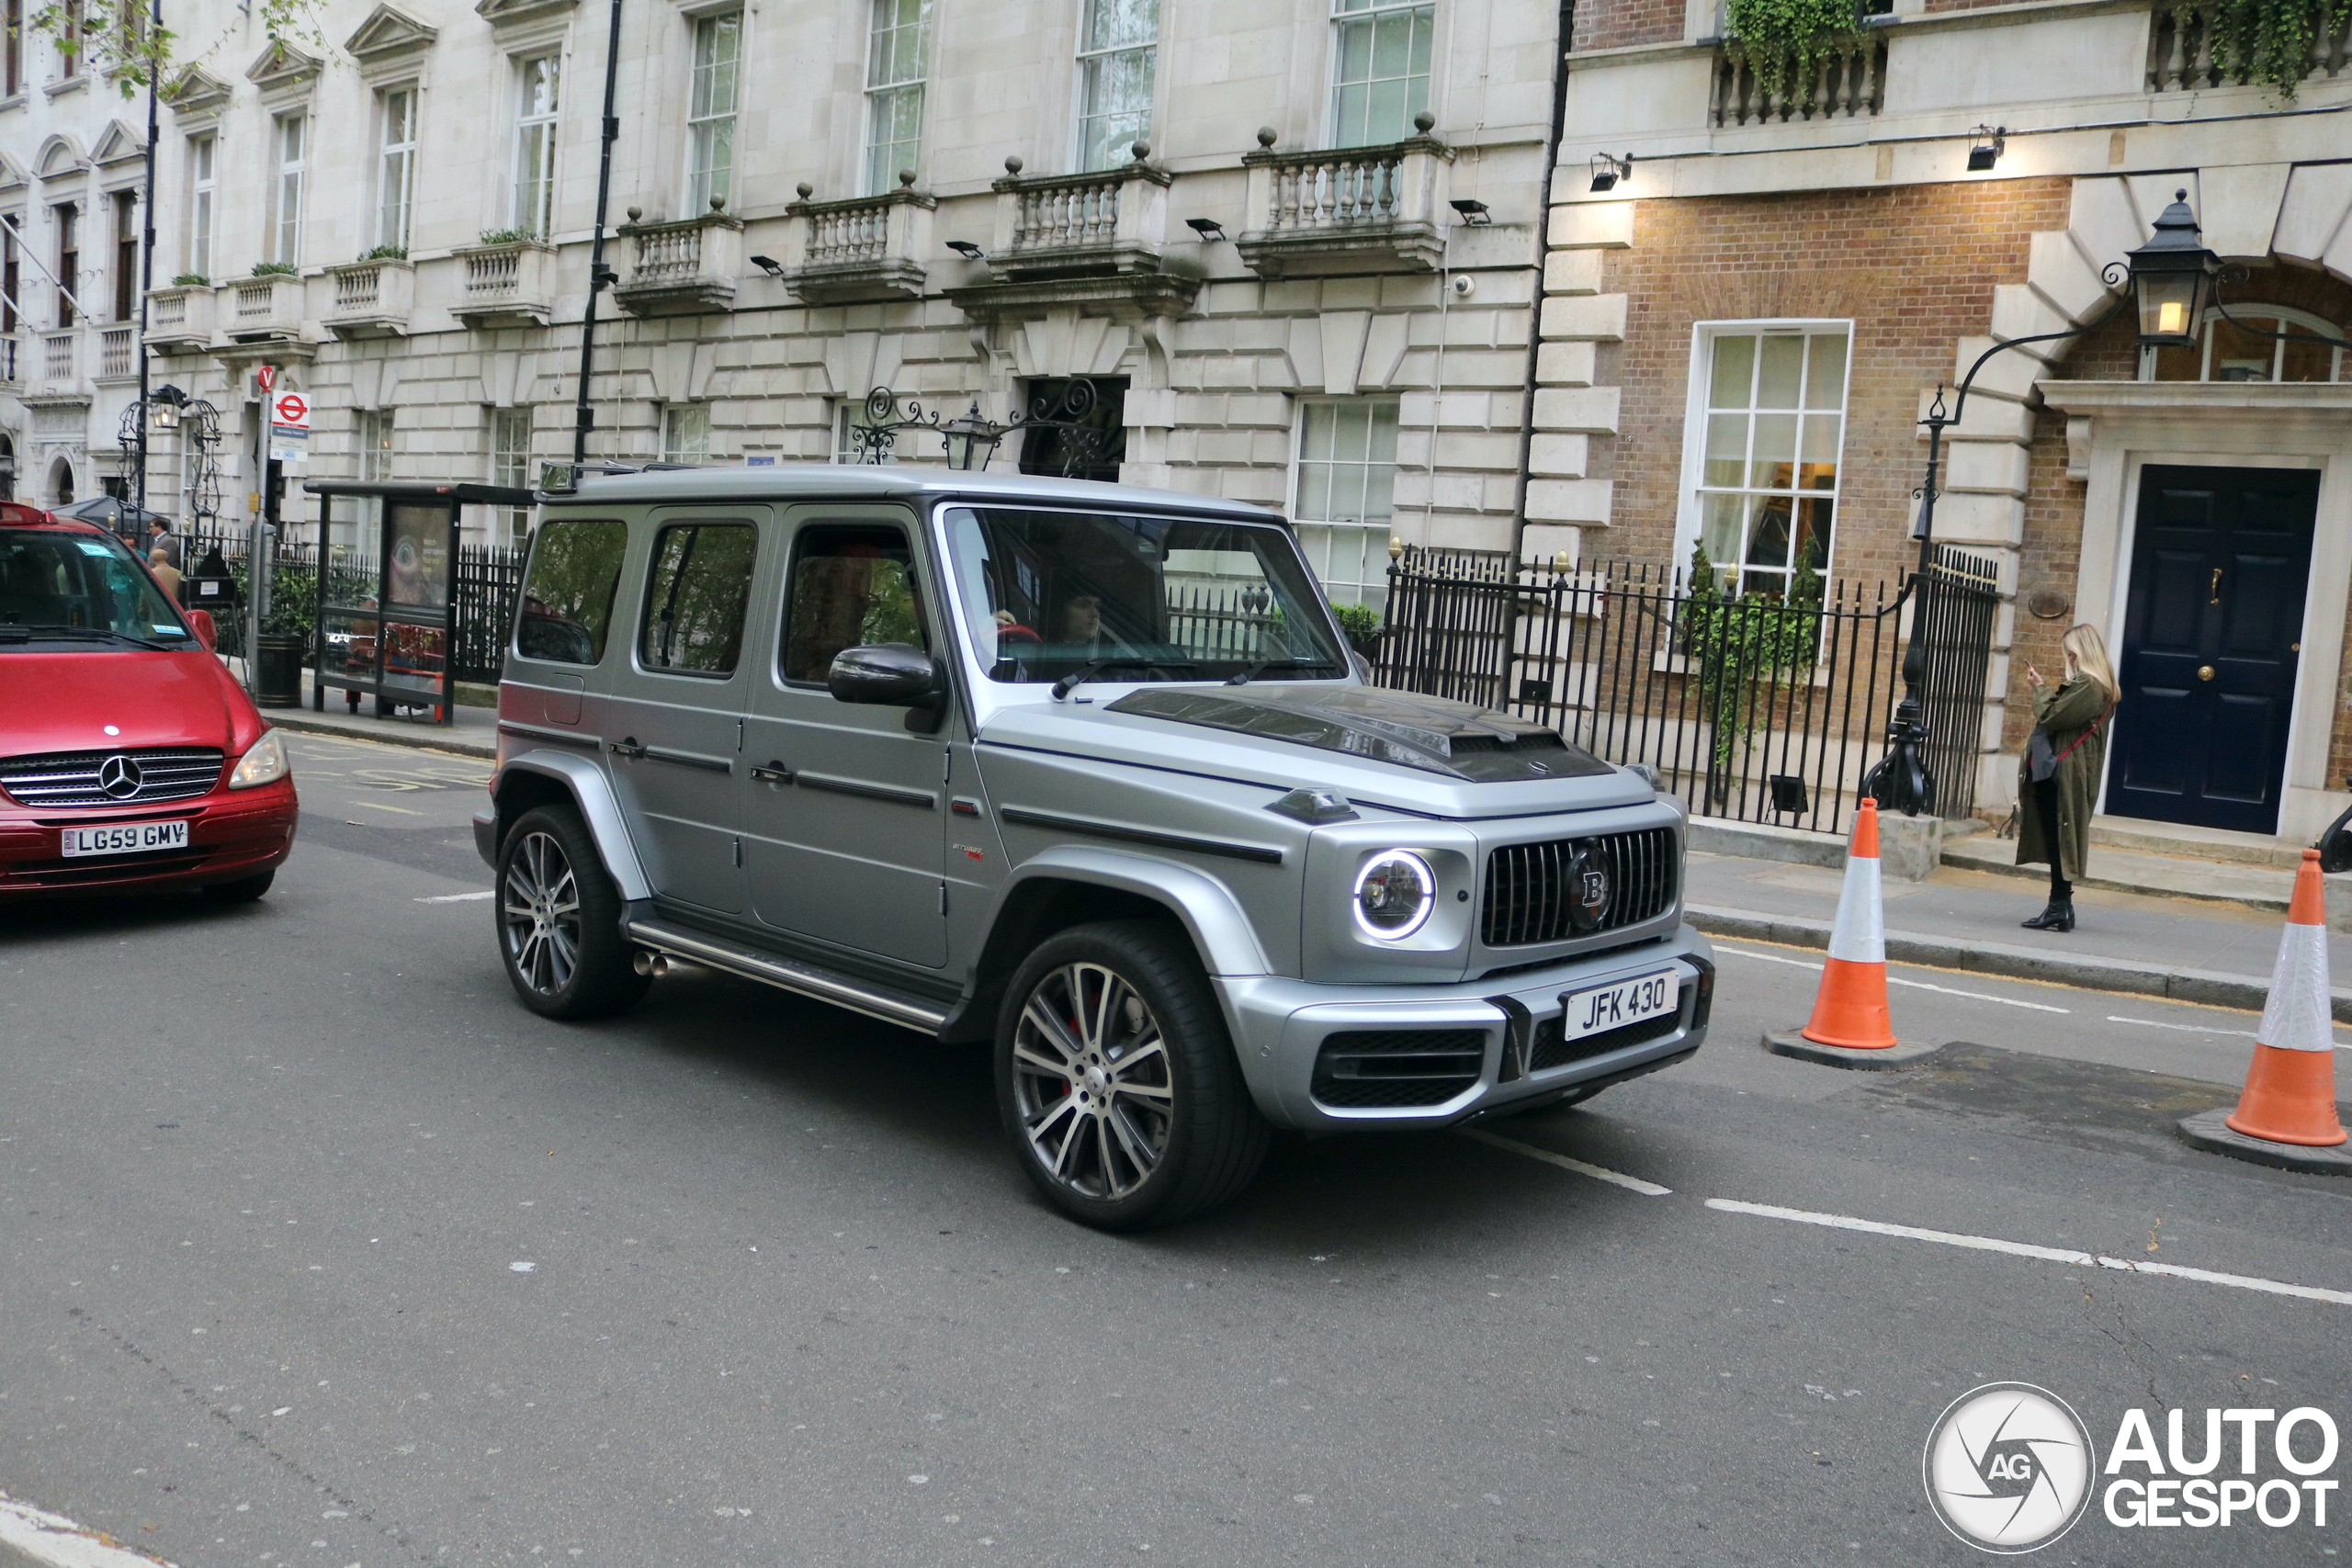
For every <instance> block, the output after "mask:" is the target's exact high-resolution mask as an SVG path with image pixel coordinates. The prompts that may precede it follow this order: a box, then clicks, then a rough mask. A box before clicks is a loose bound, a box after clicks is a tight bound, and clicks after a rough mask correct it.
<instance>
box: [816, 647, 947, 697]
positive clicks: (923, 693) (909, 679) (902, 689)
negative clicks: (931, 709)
mask: <svg viewBox="0 0 2352 1568" xmlns="http://www.w3.org/2000/svg"><path fill="white" fill-rule="evenodd" d="M941 686H942V682H941V679H940V670H939V663H938V661H937V660H934V659H933V658H932V656H931V655H930V654H928V653H925V652H924V651H923V650H922V649H919V648H911V647H909V646H908V645H907V644H905V643H903V642H879V643H870V644H868V645H866V646H865V647H864V648H845V649H842V650H841V652H839V653H838V654H835V655H834V656H833V667H832V669H831V671H828V672H827V673H826V676H825V689H826V690H827V691H829V692H831V693H832V694H833V700H834V701H836V702H842V703H869V704H872V705H875V706H877V707H893V708H911V707H927V706H930V705H932V704H933V702H934V701H935V700H936V699H937V697H938V695H939V694H940V691H941Z"/></svg>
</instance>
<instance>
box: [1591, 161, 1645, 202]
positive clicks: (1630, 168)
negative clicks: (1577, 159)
mask: <svg viewBox="0 0 2352 1568" xmlns="http://www.w3.org/2000/svg"><path fill="white" fill-rule="evenodd" d="M1590 164H1591V168H1592V189H1593V193H1594V194H1595V195H1599V194H1600V192H1602V191H1605V190H1615V189H1616V188H1617V182H1618V181H1619V180H1630V179H1632V178H1633V177H1634V155H1633V154H1632V153H1631V152H1628V153H1626V154H1625V155H1624V156H1623V157H1622V158H1620V157H1618V156H1616V155H1615V154H1613V153H1609V152H1595V153H1594V154H1593V155H1592V158H1591V160H1590Z"/></svg>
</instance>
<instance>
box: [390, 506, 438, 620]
mask: <svg viewBox="0 0 2352 1568" xmlns="http://www.w3.org/2000/svg"><path fill="white" fill-rule="evenodd" d="M385 511H386V516H385V521H384V529H385V534H386V538H385V548H384V557H385V559H386V560H387V561H388V562H390V570H389V572H388V573H387V576H388V577H389V579H390V587H389V592H390V603H391V604H395V605H398V606H399V607H401V609H407V610H438V609H442V608H445V607H446V606H447V604H448V603H449V508H448V507H447V505H436V504H433V503H429V502H428V503H425V504H423V505H418V504H413V503H402V502H392V503H391V504H390V505H389V506H387V507H386V509H385Z"/></svg>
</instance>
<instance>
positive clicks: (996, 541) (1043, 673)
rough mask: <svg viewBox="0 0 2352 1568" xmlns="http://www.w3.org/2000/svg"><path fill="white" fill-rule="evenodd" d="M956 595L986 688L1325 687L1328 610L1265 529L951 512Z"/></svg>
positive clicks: (1339, 661)
mask: <svg viewBox="0 0 2352 1568" xmlns="http://www.w3.org/2000/svg"><path fill="white" fill-rule="evenodd" d="M947 533H948V539H949V542H950V547H951V549H952V551H953V554H954V557H955V563H956V593H957V594H958V596H959V597H960V598H961V599H962V600H963V604H964V617H965V620H966V622H967V624H968V625H969V626H971V628H972V636H973V639H974V642H975V644H976V647H975V648H974V652H975V653H976V654H977V655H978V659H979V662H980V665H981V667H982V668H983V669H985V670H986V671H988V673H989V679H990V680H993V681H1003V682H1032V681H1057V680H1060V679H1062V678H1063V677H1065V676H1072V675H1080V674H1082V673H1088V672H1091V671H1098V670H1099V671H1103V678H1105V679H1110V680H1119V681H1212V680H1224V679H1227V678H1228V677H1231V676H1234V675H1238V674H1246V675H1249V676H1250V677H1251V678H1252V679H1262V680H1270V681H1272V680H1290V681H1299V680H1308V681H1312V680H1329V679H1330V678H1332V677H1333V676H1336V675H1341V674H1344V673H1346V671H1347V668H1348V666H1347V662H1346V656H1345V655H1344V654H1343V653H1342V652H1341V651H1340V647H1339V643H1338V640H1337V638H1336V637H1334V635H1333V633H1332V630H1331V615H1330V611H1329V609H1328V608H1326V607H1325V604H1324V602H1323V596H1322V593H1321V592H1320V591H1319V590H1318V589H1317V587H1316V585H1315V580H1314V579H1313V578H1312V577H1311V576H1309V575H1308V574H1307V570H1306V563H1305V562H1304V561H1302V560H1301V559H1300V558H1299V554H1298V547H1297V546H1296V545H1295V544H1294V543H1293V542H1292V541H1291V537H1290V536H1289V534H1287V533H1285V532H1284V531H1283V529H1281V528H1279V527H1276V526H1274V525H1271V524H1263V523H1234V522H1227V521H1222V520H1209V519H1204V518H1197V517H1152V516H1126V515H1119V514H1114V513H1096V512H1033V511H1027V510H1013V509H1012V508H1006V507H956V508H955V509H953V510H951V511H950V512H949V513H948V514H947Z"/></svg>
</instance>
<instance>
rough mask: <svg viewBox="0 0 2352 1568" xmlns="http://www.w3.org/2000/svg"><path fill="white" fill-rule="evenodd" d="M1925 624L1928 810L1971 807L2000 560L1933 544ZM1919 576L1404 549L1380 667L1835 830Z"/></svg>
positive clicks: (1755, 813) (1699, 811) (1881, 702)
mask: <svg viewBox="0 0 2352 1568" xmlns="http://www.w3.org/2000/svg"><path fill="white" fill-rule="evenodd" d="M1933 570H1934V571H1935V573H1936V578H1937V582H1936V592H1934V593H1932V594H1931V595H1928V603H1929V604H1930V610H1929V614H1928V623H1927V625H1926V626H1925V627H1924V629H1923V630H1922V631H1921V632H1920V633H1919V635H1923V636H1924V637H1926V639H1927V649H1926V651H1927V654H1928V682H1927V691H1928V700H1927V702H1926V708H1927V723H1928V735H1929V741H1928V759H1929V766H1930V768H1931V770H1932V771H1933V773H1934V775H1935V778H1936V781H1937V791H1936V798H1935V802H1934V809H1935V810H1936V812H1937V813H1938V814H1939V815H1940V816H1943V817H1946V818H1965V817H1968V816H1970V815H1972V814H1973V812H1974V810H1975V804H1976V799H1975V790H1976V768H1977V753H1978V746H1979V736H1980V735H1981V734H1982V732H1983V728H1984V722H1985V699H1986V690H1987V684H1986V683H1987V676H1988V672H1989V669H1990V664H1991V652H1992V635H1993V626H1994V620H1995V617H1996V613H1997V612H1998V609H1999V606H2000V595H1999V590H1998V585H1997V582H1996V571H1995V567H1994V563H1993V562H1992V561H1990V560H1989V559H1986V558H1982V557H1977V556H1972V555H1968V554H1966V553H1964V552H1962V551H1958V550H1953V549H1951V548H1949V547H1939V549H1938V551H1937V555H1936V562H1935V566H1934V568H1933ZM1916 597H1917V596H1916V595H1915V594H1914V593H1913V592H1911V584H1910V582H1909V581H1908V580H1905V581H1903V582H1900V583H1897V584H1894V585H1893V586H1892V587H1890V586H1889V585H1887V584H1885V583H1878V584H1863V583H1857V582H1845V581H1833V582H1827V583H1818V584H1816V585H1815V587H1814V588H1813V590H1812V591H1811V592H1802V591H1800V592H1797V593H1795V594H1794V595H1793V596H1792V598H1789V599H1778V598H1767V597H1765V596H1763V595H1760V594H1750V595H1748V596H1747V597H1745V598H1726V597H1724V596H1723V594H1722V593H1720V592H1709V585H1707V584H1701V585H1700V587H1699V589H1698V591H1697V592H1693V589H1692V585H1691V582H1690V581H1689V580H1688V578H1687V576H1686V575H1685V574H1684V573H1683V572H1681V571H1679V570H1675V569H1673V568H1670V567H1668V566H1665V565H1663V564H1656V563H1642V562H1625V561H1611V562H1591V563H1587V564H1584V565H1580V566H1573V567H1570V566H1565V565H1544V564H1540V563H1536V562H1527V563H1524V564H1520V563H1514V562H1512V561H1510V559H1509V558H1505V557H1500V556H1488V555H1473V554H1466V553H1456V552H1447V551H1430V550H1419V549H1412V548H1408V549H1407V550H1406V551H1405V552H1404V554H1403V555H1402V557H1401V558H1398V559H1397V561H1396V562H1395V564H1394V565H1393V566H1392V567H1391V568H1390V570H1389V592H1388V607H1387V613H1386V620H1385V625H1384V626H1383V627H1382V631H1381V636H1380V642H1379V658H1378V660H1377V661H1376V663H1375V665H1374V680H1375V681H1377V682H1379V683H1381V684H1383V685H1386V686H1394V687H1397V688H1400V689H1403V690H1407V691H1415V692H1426V693H1430V694H1434V695H1438V696H1445V697H1453V698H1456V699H1458V700H1460V701H1464V702H1472V703H1477V704H1480V705H1485V706H1489V707H1500V708H1507V709H1509V710H1510V711H1511V712H1514V713H1517V714H1520V715H1521V716H1525V717H1529V718H1532V719H1534V720H1536V721H1537V722H1539V723H1543V724H1548V725H1551V726H1553V727H1555V728H1557V729H1558V730H1559V731H1560V733H1561V735H1562V736H1564V737H1565V738H1566V739H1568V740H1569V741H1571V742H1573V743H1575V744H1577V745H1579V746H1582V747H1585V748H1586V749H1587V750H1591V751H1593V752H1594V753H1596V754H1598V755H1600V756H1601V757H1604V758H1606V759H1608V760H1609V761H1613V762H1623V763H1636V762H1638V763H1645V764H1647V765H1648V766H1650V767H1652V768H1655V769H1656V770H1657V773H1658V774H1659V776H1660V778H1661V781H1662V782H1663V784H1664V785H1665V787H1666V788H1668V790H1670V791H1672V792H1673V793H1674V794H1676V795H1679V796H1680V797H1681V798H1682V799H1683V801H1684V802H1685V803H1686V804H1687V805H1688V806H1689V807H1690V809H1691V812H1692V813H1693V814H1695V815H1700V816H1708V817H1728V818H1737V819H1740V820H1743V821H1751V822H1771V823H1777V824H1780V825H1781V826H1784V827H1789V828H1795V829H1804V830H1808V831H1813V832H1821V833H1835V834H1842V833H1844V832H1845V830H1846V829H1847V827H1848V824H1849V819H1850V817H1851V812H1852V809H1853V806H1854V803H1855V801H1856V800H1857V799H1858V798H1859V792H1860V784H1861V780H1862V776H1863V774H1864V773H1867V772H1868V771H1869V769H1870V767H1871V764H1872V763H1873V762H1875V761H1877V760H1878V759H1879V757H1880V756H1881V755H1882V754H1883V752H1884V751H1885V749H1886V748H1885V736H1886V726H1887V719H1888V716H1889V715H1890V714H1891V713H1892V712H1893V710H1894V704H1895V702H1896V701H1897V700H1898V699H1899V697H1900V696H1901V694H1902V664H1903V651H1904V649H1905V646H1906V642H1907V638H1908V637H1910V636H1911V635H1913V634H1912V629H1911V628H1910V627H1909V626H1908V624H1907V623H1908V621H1909V619H1910V616H1909V615H1908V614H1907V610H1908V608H1909V606H1910V605H1911V604H1912V602H1913V601H1914V599H1915V598H1916Z"/></svg>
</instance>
